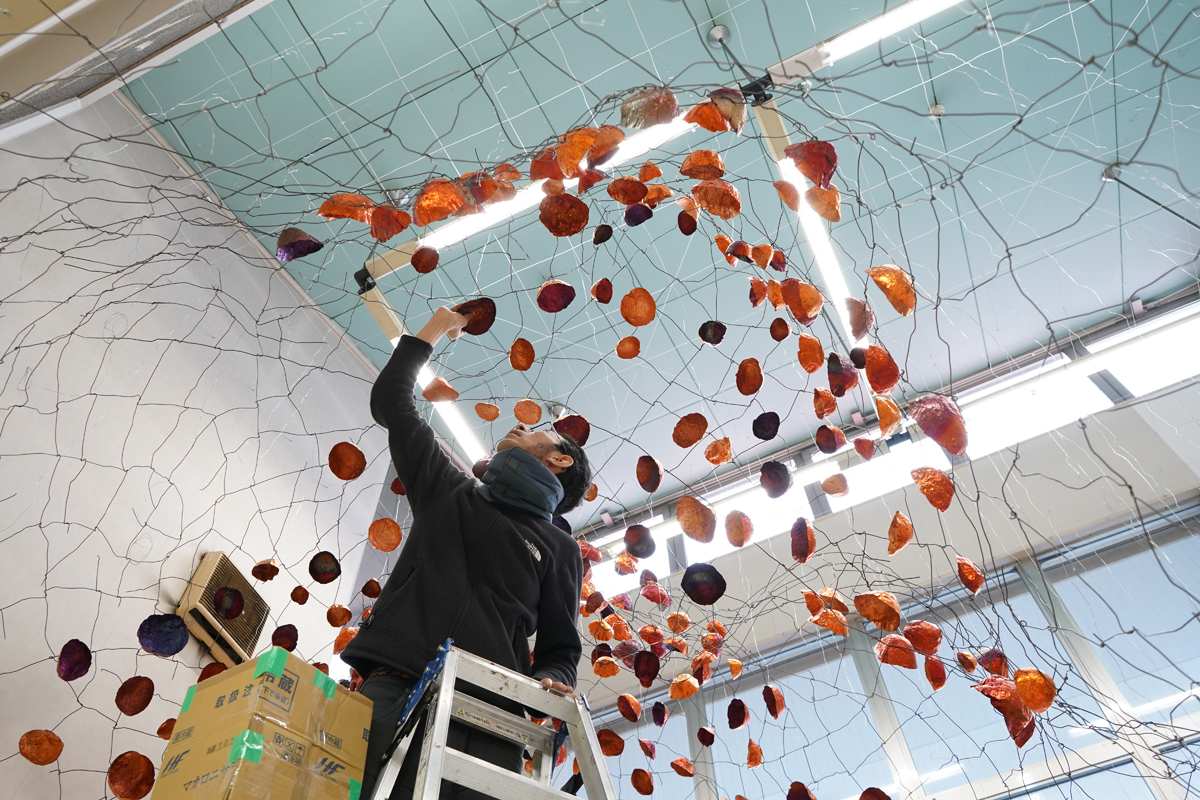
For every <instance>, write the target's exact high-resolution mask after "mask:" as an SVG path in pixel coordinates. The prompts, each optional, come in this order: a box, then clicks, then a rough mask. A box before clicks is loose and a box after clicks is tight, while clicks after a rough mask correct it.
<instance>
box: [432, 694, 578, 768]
mask: <svg viewBox="0 0 1200 800" xmlns="http://www.w3.org/2000/svg"><path fill="white" fill-rule="evenodd" d="M452 713H453V714H454V718H455V719H457V720H458V721H460V722H464V723H466V724H467V725H470V726H472V727H474V728H478V729H479V730H481V731H485V732H487V733H490V734H493V735H495V736H502V737H504V738H505V739H508V740H510V741H513V742H517V743H518V744H522V745H525V746H526V747H527V748H529V751H530V752H531V753H536V752H537V751H544V750H547V749H549V748H550V747H552V746H553V744H554V734H555V730H554V728H550V727H546V726H544V725H535V724H534V723H532V722H530V721H529V720H527V719H525V718H524V717H518V716H517V715H516V714H511V713H509V712H507V711H504V710H503V709H499V708H496V707H495V706H493V705H491V704H490V703H485V702H484V701H483V700H480V699H478V698H475V697H471V696H470V695H466V694H463V693H462V692H455V693H454V706H453V711H452Z"/></svg>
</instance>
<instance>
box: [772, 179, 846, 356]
mask: <svg viewBox="0 0 1200 800" xmlns="http://www.w3.org/2000/svg"><path fill="white" fill-rule="evenodd" d="M778 167H779V173H780V175H782V176H783V179H784V180H785V181H789V182H790V183H792V184H794V185H795V186H796V188H797V189H799V188H801V187H803V186H806V185H807V183H808V182H807V180H805V178H804V176H803V175H801V174H800V170H798V169H796V165H795V164H794V163H793V162H792V160H791V159H790V158H781V159H780V160H779V162H778ZM796 216H798V217H799V218H800V227H801V229H802V230H803V231H804V238H805V239H807V240H808V246H809V247H810V248H812V251H813V257H814V258H815V259H816V261H817V269H818V270H820V272H821V282H822V283H824V284H825V296H826V298H828V300H829V301H830V302H831V303H833V307H834V310H835V311H836V312H837V316H838V319H839V320H840V321H841V323H842V330H843V331H845V332H846V340H847V341H849V342H851V345H850V346H851V347H857V346H858V343H859V341H861V340H856V339H855V338H854V335H853V334H852V333H850V311H849V309H847V308H846V300H847V298H849V297H850V287H849V286H848V285H847V283H846V276H845V275H843V274H842V268H841V266H840V265H839V264H838V260H837V254H836V253H834V252H833V243H832V242H831V241H830V240H829V233H828V232H827V231H826V230H825V225H824V223H823V222H822V221H821V218H820V217H818V216H817V212H815V211H813V210H812V208H810V207H809V205H808V203H801V204H800V210H799V211H797V212H796Z"/></svg>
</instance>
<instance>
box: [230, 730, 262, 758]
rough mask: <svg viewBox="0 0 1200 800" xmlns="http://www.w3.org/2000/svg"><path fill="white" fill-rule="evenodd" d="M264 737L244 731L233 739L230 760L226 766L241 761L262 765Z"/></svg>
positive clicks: (250, 731)
mask: <svg viewBox="0 0 1200 800" xmlns="http://www.w3.org/2000/svg"><path fill="white" fill-rule="evenodd" d="M262 752H263V735H262V734H261V733H255V732H254V731H252V730H244V731H242V732H241V733H239V734H238V735H237V736H235V737H233V746H232V747H230V748H229V760H228V761H226V762H225V763H226V764H232V763H233V762H235V761H237V760H239V759H241V760H243V761H251V762H253V763H255V764H261V763H262Z"/></svg>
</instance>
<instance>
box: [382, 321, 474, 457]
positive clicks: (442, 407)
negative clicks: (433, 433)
mask: <svg viewBox="0 0 1200 800" xmlns="http://www.w3.org/2000/svg"><path fill="white" fill-rule="evenodd" d="M399 343H400V340H399V339H392V347H393V348H394V347H395V346H396V345H397V344H399ZM433 378H434V374H433V370H431V369H430V368H429V365H428V364H426V365H424V366H423V367H421V369H420V370H418V371H417V385H419V386H420V387H421V388H422V389H424V388H425V387H426V386H428V385H429V384H430V382H432V381H433ZM433 408H434V410H436V411H437V412H438V415H439V416H441V418H442V422H444V423H446V427H447V428H449V429H450V435H451V436H453V437H454V441H455V442H457V443H458V446H459V447H461V448H462V451H463V453H464V454H465V455H466V456H467V459H468V460H469V461H470V462H471V463H472V464H474V463H475V462H476V461H479V460H480V459H481V458H487V455H488V452H487V450H485V449H484V447H483V443H482V442H481V441H479V437H478V436H476V435H475V429H474V428H472V427H471V425H470V423H468V422H467V420H466V418H464V417H463V415H462V412H461V411H459V410H458V406H456V405H455V404H454V401H453V400H447V401H446V402H442V403H434V404H433Z"/></svg>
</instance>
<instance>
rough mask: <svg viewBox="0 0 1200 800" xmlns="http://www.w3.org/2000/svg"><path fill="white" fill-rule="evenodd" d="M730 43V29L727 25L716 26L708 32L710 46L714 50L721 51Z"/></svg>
mask: <svg viewBox="0 0 1200 800" xmlns="http://www.w3.org/2000/svg"><path fill="white" fill-rule="evenodd" d="M728 41H729V28H728V27H726V26H725V25H715V26H713V29H712V30H711V31H709V32H708V46H709V47H711V48H712V49H714V50H720V49H721V48H722V47H724V46H725V43H726V42H728Z"/></svg>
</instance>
